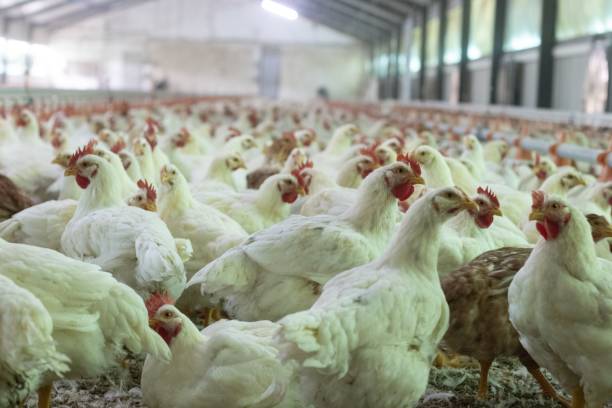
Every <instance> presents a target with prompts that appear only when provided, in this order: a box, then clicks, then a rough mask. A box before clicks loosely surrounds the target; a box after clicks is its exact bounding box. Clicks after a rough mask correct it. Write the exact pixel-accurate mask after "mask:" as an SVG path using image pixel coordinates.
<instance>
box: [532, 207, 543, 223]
mask: <svg viewBox="0 0 612 408" xmlns="http://www.w3.org/2000/svg"><path fill="white" fill-rule="evenodd" d="M543 220H544V211H542V210H539V209H536V208H534V209H533V210H531V213H530V214H529V221H543Z"/></svg>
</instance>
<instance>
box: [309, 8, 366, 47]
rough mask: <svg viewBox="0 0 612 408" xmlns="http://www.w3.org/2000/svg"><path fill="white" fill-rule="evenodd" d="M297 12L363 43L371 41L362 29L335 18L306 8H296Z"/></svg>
mask: <svg viewBox="0 0 612 408" xmlns="http://www.w3.org/2000/svg"><path fill="white" fill-rule="evenodd" d="M298 12H299V13H300V14H301V15H302V16H303V17H305V18H307V19H308V20H311V21H312V22H314V23H317V24H321V25H324V26H326V27H328V28H330V29H332V30H334V31H338V32H340V33H343V34H346V35H348V36H350V37H353V38H356V39H358V40H360V41H363V42H365V43H368V44H372V43H373V39H372V38H371V37H370V36H369V35H368V34H367V33H365V32H363V31H359V30H355V29H354V28H351V26H350V25H346V24H344V23H342V22H339V21H337V20H333V19H330V18H329V17H327V16H323V15H315V14H311V13H310V12H309V11H307V10H298Z"/></svg>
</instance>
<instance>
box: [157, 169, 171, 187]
mask: <svg viewBox="0 0 612 408" xmlns="http://www.w3.org/2000/svg"><path fill="white" fill-rule="evenodd" d="M159 180H160V181H161V182H162V183H164V184H165V183H167V182H168V181H170V174H169V173H168V172H167V171H166V169H165V168H164V169H162V170H161V175H160V176H159Z"/></svg>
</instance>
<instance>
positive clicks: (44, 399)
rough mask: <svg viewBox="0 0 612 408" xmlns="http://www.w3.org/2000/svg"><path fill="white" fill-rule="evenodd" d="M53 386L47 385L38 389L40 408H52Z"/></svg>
mask: <svg viewBox="0 0 612 408" xmlns="http://www.w3.org/2000/svg"><path fill="white" fill-rule="evenodd" d="M52 389H53V386H52V384H49V385H45V386H43V387H40V388H39V389H38V408H51V390H52Z"/></svg>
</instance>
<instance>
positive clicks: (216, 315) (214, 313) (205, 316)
mask: <svg viewBox="0 0 612 408" xmlns="http://www.w3.org/2000/svg"><path fill="white" fill-rule="evenodd" d="M227 318H228V316H227V314H226V313H225V312H224V311H223V309H221V308H218V307H205V308H204V310H203V311H202V321H203V324H204V327H207V326H209V325H211V324H213V323H214V322H216V321H219V320H221V319H227Z"/></svg>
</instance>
